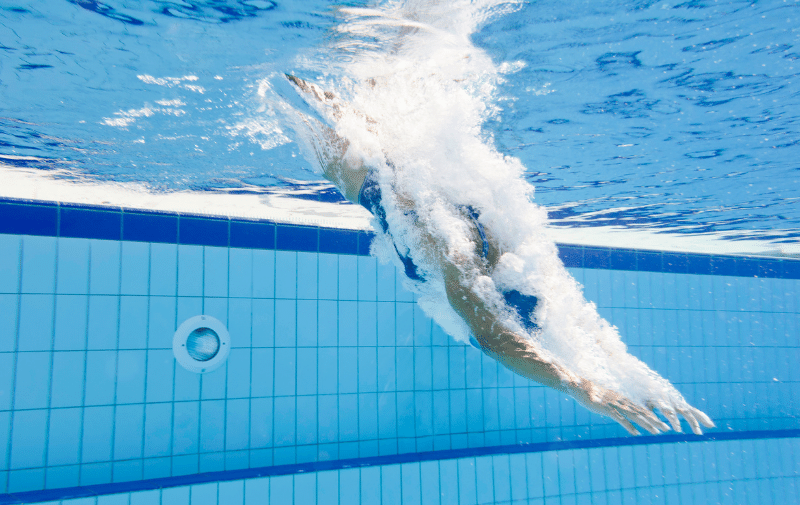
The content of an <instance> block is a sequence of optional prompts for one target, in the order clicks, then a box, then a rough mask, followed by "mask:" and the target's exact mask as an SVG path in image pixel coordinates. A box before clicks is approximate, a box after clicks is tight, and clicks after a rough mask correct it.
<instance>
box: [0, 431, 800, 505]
mask: <svg viewBox="0 0 800 505" xmlns="http://www.w3.org/2000/svg"><path fill="white" fill-rule="evenodd" d="M786 438H800V429H794V430H766V431H745V432H734V433H713V434H707V435H661V436H646V437H637V438H633V437H625V438H612V439H605V440H582V441H569V442H544V443H534V444H515V445H504V446H494V447H482V448H473V449H451V450H445V451H429V452H421V453H407V454H397V455H391V456H373V457H367V458H353V459H341V460H334V461H321V462H313V463H300V464H293V465H277V466H270V467H261V468H250V469H244V470H229V471H219V472H208V473H199V474H192V475H183V476H179V477H163V478H157V479H146V480H140V481H131V482H120V483H112V484H98V485H92V486H78V487H72V488H62V489H50V490H43V491H27V492H22V493H9V494H5V495H0V504H14V503H32V502H37V501H51V500H59V499H71V498H82V497H95V496H100V495H106V494H118V493H126V492H134V491H146V490H153V489H161V488H165V487H178V486H186V485H193V484H204V483H210V482H225V481H232V480H242V479H251V478H257V477H273V476H279V475H293V474H301V473H307V472H320V471H326V470H342V469H347V468H363V467H371V466H384V465H395V464H402V463H418V462H423V461H440V460H449V459H460V458H469V457H479V456H491V455H499V454H520V453H538V452H553V451H561V450H573V449H593V448H600V447H626V446H636V445H653V444H659V445H665V444H677V443H684V442H689V443H694V442H715V441H720V442H721V441H731V440H765V439H786Z"/></svg>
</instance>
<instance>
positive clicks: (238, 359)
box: [226, 348, 250, 398]
mask: <svg viewBox="0 0 800 505" xmlns="http://www.w3.org/2000/svg"><path fill="white" fill-rule="evenodd" d="M227 374H228V377H227V381H226V383H227V384H226V390H227V392H226V397H227V398H247V397H249V396H250V350H249V349H236V348H234V349H231V351H230V355H229V356H228V361H227Z"/></svg>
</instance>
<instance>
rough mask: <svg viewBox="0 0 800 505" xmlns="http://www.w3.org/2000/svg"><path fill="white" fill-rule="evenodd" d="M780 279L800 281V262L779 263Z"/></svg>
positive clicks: (784, 261) (786, 261) (787, 261)
mask: <svg viewBox="0 0 800 505" xmlns="http://www.w3.org/2000/svg"><path fill="white" fill-rule="evenodd" d="M781 277H783V278H784V279H800V261H797V260H783V261H782V262H781Z"/></svg>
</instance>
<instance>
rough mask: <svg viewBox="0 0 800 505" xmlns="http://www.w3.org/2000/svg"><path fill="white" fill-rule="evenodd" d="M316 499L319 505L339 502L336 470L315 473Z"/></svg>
mask: <svg viewBox="0 0 800 505" xmlns="http://www.w3.org/2000/svg"><path fill="white" fill-rule="evenodd" d="M317 500H318V501H317V503H319V504H320V505H338V504H339V472H338V471H336V470H334V471H328V472H319V473H318V474H317ZM253 503H258V502H257V501H255V502H253ZM248 505H249V504H248ZM343 505H344V504H343Z"/></svg>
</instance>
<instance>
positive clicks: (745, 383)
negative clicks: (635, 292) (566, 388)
mask: <svg viewBox="0 0 800 505" xmlns="http://www.w3.org/2000/svg"><path fill="white" fill-rule="evenodd" d="M673 383H674V384H683V385H691V384H695V385H709V384H714V385H718V384H734V385H742V386H750V385H759V384H762V385H767V384H770V385H774V384H792V385H793V384H798V383H800V381H775V380H762V381H736V382H728V381H722V382H720V381H717V382H712V381H708V382H680V381H674V382H673ZM531 387H532V388H540V389H545V388H546V386H531ZM496 389H500V390H504V391H516V390H518V388H517V387H515V386H499V387H498V386H480V387H467V388H455V389H441V388H440V389H398V390H394V391H361V392H353V393H325V394H314V393H303V394H296V395H271V396H224V397H219V398H205V399H199V398H198V399H191V400H171V401H170V400H164V401H154V402H119V403H91V404H82V405H71V406H70V405H60V406H57V407H50V408H48V407H28V408H20V409H4V410H0V412H35V411H45V410H70V409H83V408H103V407H113V406H114V405H131V406H133V405H144V406H147V405H169V404H180V403H197V402H200V403H202V402H224V401H225V400H248V399H253V400H259V399H269V398H315V397H320V396H326V397H327V396H357V395H381V394H396V393H442V392H448V391H457V392H458V391H487V390H496ZM730 419H795V418H794V417H792V416H784V417H774V416H772V417H758V418H755V417H741V418H740V417H734V418H730ZM608 424H610V425H612V426H614V424H613V423H608ZM567 426H587V425H586V424H576V425H567ZM465 433H471V432H465Z"/></svg>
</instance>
